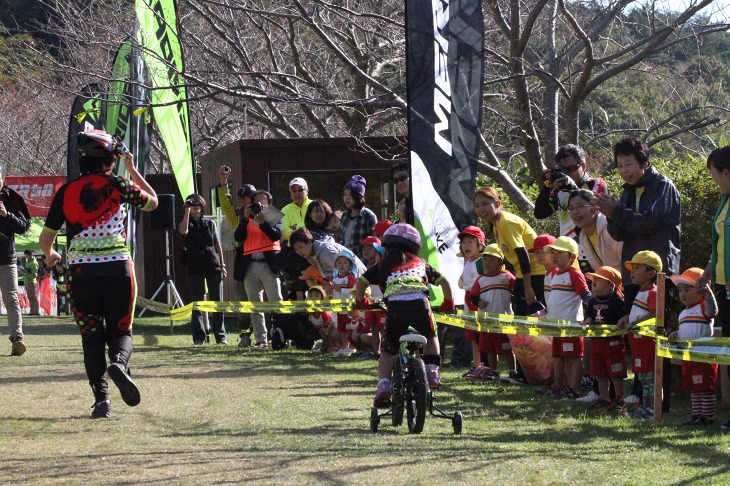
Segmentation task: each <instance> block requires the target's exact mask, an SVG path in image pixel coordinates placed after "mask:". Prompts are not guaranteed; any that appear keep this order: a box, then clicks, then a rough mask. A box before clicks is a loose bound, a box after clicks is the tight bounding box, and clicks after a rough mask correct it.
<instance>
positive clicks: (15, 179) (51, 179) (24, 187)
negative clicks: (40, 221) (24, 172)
mask: <svg viewBox="0 0 730 486" xmlns="http://www.w3.org/2000/svg"><path fill="white" fill-rule="evenodd" d="M65 183H66V176H6V177H5V185H6V186H8V187H10V188H11V189H12V190H14V191H15V192H17V193H18V194H20V195H21V196H23V199H25V204H26V205H27V206H28V211H30V215H31V216H36V217H39V218H45V217H46V216H48V209H49V208H50V207H51V201H53V196H54V195H55V194H56V191H58V189H59V188H60V187H61V186H62V185H64V184H65Z"/></svg>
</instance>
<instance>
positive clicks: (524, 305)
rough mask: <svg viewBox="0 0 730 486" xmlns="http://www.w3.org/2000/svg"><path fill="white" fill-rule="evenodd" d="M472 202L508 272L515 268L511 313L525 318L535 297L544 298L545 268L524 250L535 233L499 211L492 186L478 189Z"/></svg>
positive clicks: (497, 196) (531, 243)
mask: <svg viewBox="0 0 730 486" xmlns="http://www.w3.org/2000/svg"><path fill="white" fill-rule="evenodd" d="M472 202H473V204H474V212H475V213H476V214H477V216H478V217H479V219H481V220H482V221H484V222H485V223H489V226H490V227H491V229H492V233H493V234H494V239H495V240H496V242H497V244H499V247H500V249H501V250H502V253H504V257H505V260H506V261H507V262H508V263H509V265H510V266H511V268H509V267H508V270H512V269H514V271H513V272H512V274H513V275H514V276H515V277H517V282H516V283H515V303H514V304H515V307H514V311H515V314H516V315H518V316H526V315H528V314H529V306H530V305H531V304H534V303H535V302H537V296H538V295H540V296H541V295H543V284H544V281H543V276H544V275H545V267H543V266H542V265H540V264H539V263H538V262H537V260H536V259H535V256H534V254H530V253H528V251H527V250H528V249H530V248H532V247H533V243H534V242H535V238H537V233H535V230H533V229H532V227H531V226H530V225H529V224H527V223H526V222H525V221H524V220H523V219H522V218H520V217H519V216H517V215H515V214H512V213H509V212H507V211H504V210H503V209H502V203H501V201H500V200H499V193H498V192H497V190H496V189H494V188H493V187H480V188H478V189H477V190H476V192H475V193H474V198H473V199H472Z"/></svg>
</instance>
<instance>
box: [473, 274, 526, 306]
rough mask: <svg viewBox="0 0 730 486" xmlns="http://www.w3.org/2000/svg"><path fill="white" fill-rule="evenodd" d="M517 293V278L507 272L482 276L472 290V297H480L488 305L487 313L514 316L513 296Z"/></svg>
mask: <svg viewBox="0 0 730 486" xmlns="http://www.w3.org/2000/svg"><path fill="white" fill-rule="evenodd" d="M514 291H515V276H514V275H512V274H511V273H509V272H508V271H506V270H502V271H501V272H499V273H497V274H495V275H481V276H480V277H479V278H477V280H476V282H474V285H473V286H472V288H471V292H470V294H471V295H478V296H479V300H480V301H484V302H486V303H487V309H486V310H487V312H493V313H495V314H512V313H513V312H512V294H513V293H514Z"/></svg>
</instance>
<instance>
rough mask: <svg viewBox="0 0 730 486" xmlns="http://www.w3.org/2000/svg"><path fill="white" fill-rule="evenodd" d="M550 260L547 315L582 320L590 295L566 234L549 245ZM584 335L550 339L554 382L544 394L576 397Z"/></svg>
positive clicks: (580, 373) (576, 254)
mask: <svg viewBox="0 0 730 486" xmlns="http://www.w3.org/2000/svg"><path fill="white" fill-rule="evenodd" d="M546 248H549V249H550V251H551V253H550V259H551V261H552V263H553V265H555V268H554V269H553V271H552V277H551V281H550V293H549V294H548V301H547V317H548V318H549V319H561V320H566V321H582V320H583V302H587V301H588V299H590V298H591V292H590V290H588V284H587V283H586V279H585V277H584V276H583V274H582V273H581V272H580V270H578V269H577V268H576V266H577V264H576V260H577V259H578V244H577V243H576V242H575V240H574V239H572V238H570V237H568V236H561V237H560V238H557V239H556V240H555V241H554V242H553V243H552V244H551V245H548V246H547V247H546ZM582 358H583V338H582V337H554V338H553V370H554V373H555V381H554V382H553V385H552V388H551V390H550V391H549V393H547V395H549V396H552V397H554V398H560V397H568V398H578V393H577V390H579V389H580V380H581V378H582V376H583V363H582Z"/></svg>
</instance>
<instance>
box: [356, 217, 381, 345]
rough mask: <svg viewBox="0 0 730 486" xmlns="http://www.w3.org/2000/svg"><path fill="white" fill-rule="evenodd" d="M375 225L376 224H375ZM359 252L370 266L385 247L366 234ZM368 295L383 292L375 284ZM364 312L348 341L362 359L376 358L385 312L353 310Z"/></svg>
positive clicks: (379, 294)
mask: <svg viewBox="0 0 730 486" xmlns="http://www.w3.org/2000/svg"><path fill="white" fill-rule="evenodd" d="M376 226H377V225H376ZM360 253H361V254H362V258H363V263H365V266H366V267H368V268H370V267H372V266H374V265H377V263H378V262H379V261H380V259H381V258H382V257H383V254H384V253H385V248H383V247H382V246H381V245H380V239H379V238H377V237H375V236H366V237H365V238H364V239H363V240H362V243H360ZM370 297H372V299H373V300H380V299H382V298H383V293H382V292H381V291H380V288H379V287H378V286H377V285H371V286H370ZM354 313H359V314H364V317H365V318H364V320H360V322H359V323H358V325H357V328H356V329H355V331H353V333H352V335H351V336H350V337H351V339H350V341H351V342H352V344H354V345H355V347H356V348H357V349H360V350H362V351H364V352H363V355H362V358H363V359H378V358H379V357H380V343H381V341H382V333H383V329H384V328H385V314H384V313H383V312H378V311H370V310H369V311H353V314H354Z"/></svg>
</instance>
